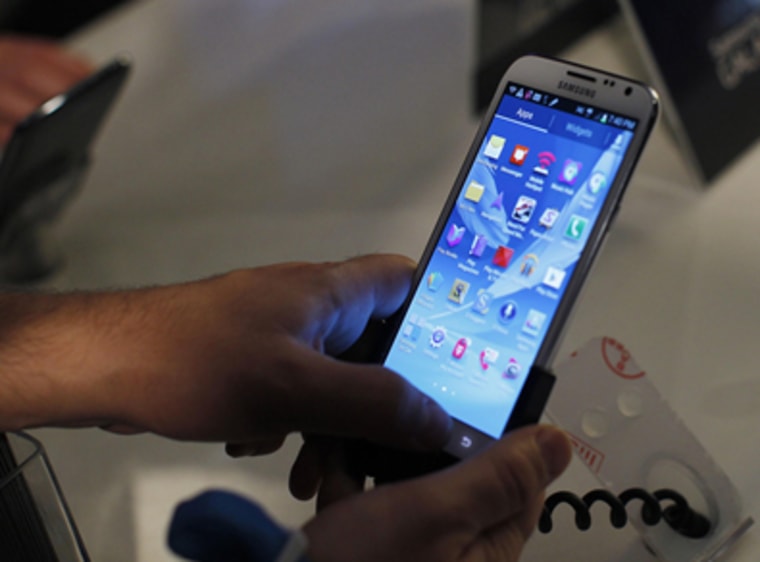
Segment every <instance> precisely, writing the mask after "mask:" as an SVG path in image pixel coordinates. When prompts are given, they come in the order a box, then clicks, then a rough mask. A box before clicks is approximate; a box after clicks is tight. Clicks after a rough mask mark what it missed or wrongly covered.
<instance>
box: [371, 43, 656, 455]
mask: <svg viewBox="0 0 760 562" xmlns="http://www.w3.org/2000/svg"><path fill="white" fill-rule="evenodd" d="M657 113H658V97H657V94H656V92H655V91H654V90H653V89H652V88H650V87H648V86H646V85H644V84H642V83H639V82H636V81H633V80H629V79H627V78H623V77H620V76H616V75H613V74H609V73H606V72H603V71H600V70H597V69H593V68H587V67H584V66H580V65H577V64H572V63H569V62H564V61H560V60H556V59H550V58H544V57H539V56H526V57H523V58H520V59H518V60H517V61H516V62H515V63H514V64H512V66H511V67H510V68H509V70H508V71H507V72H506V74H505V76H504V78H503V79H502V81H501V84H500V86H499V88H498V91H497V92H496V95H495V97H494V99H493V101H492V103H491V105H490V107H489V109H488V112H487V114H486V116H485V118H484V119H483V123H482V125H481V127H480V129H479V131H478V133H477V136H476V138H475V140H474V142H473V144H472V148H471V149H470V151H469V153H468V155H467V157H466V159H465V161H464V164H463V166H462V169H461V171H460V172H459V175H458V177H457V179H456V182H455V184H454V187H453V189H452V191H451V194H450V195H449V197H448V200H447V201H446V204H445V206H444V208H443V212H442V213H441V216H440V219H439V220H438V223H437V224H436V227H435V229H434V231H433V234H432V237H431V239H430V242H429V243H428V245H427V247H426V249H425V251H424V254H423V256H422V258H421V260H420V265H419V267H418V270H417V272H416V276H415V279H414V285H413V289H412V291H411V293H410V296H409V298H408V300H407V302H406V303H405V305H404V307H403V308H402V310H401V311H400V313H399V314H397V315H396V316H395V317H394V318H393V319H391V320H390V321H389V322H388V324H389V326H390V336H389V337H388V338H387V339H385V341H383V342H382V343H380V344H379V345H378V348H379V350H380V356H379V357H378V358H377V359H379V360H380V361H381V362H382V363H383V364H384V365H385V366H386V367H388V368H390V369H392V370H393V371H395V372H397V373H399V374H401V375H402V376H403V377H405V378H406V379H408V380H409V381H410V382H411V383H412V384H414V385H415V386H416V387H418V388H419V389H420V390H422V391H423V392H425V393H427V394H428V395H430V396H432V397H433V398H434V399H435V400H436V401H437V402H439V403H440V404H441V405H442V406H443V407H444V408H445V409H446V410H447V411H448V412H449V413H450V414H451V416H452V417H453V418H454V419H455V430H454V432H453V436H452V438H451V440H450V442H449V443H448V445H447V446H446V448H445V450H446V452H447V453H449V454H451V455H454V456H455V457H459V458H462V457H466V456H469V455H471V454H473V453H475V452H477V451H478V450H480V449H482V448H483V447H484V446H486V445H487V444H488V443H489V442H490V441H492V440H494V439H497V438H499V437H500V436H501V435H502V434H503V433H504V432H505V431H507V430H509V429H511V428H514V427H517V426H519V425H524V424H526V423H535V422H536V421H538V418H539V417H540V415H541V412H542V411H543V407H544V405H545V403H546V400H547V399H548V394H549V391H550V389H551V386H552V385H551V384H545V382H541V381H539V378H540V377H541V376H545V374H546V371H547V370H549V369H550V366H551V362H552V358H553V354H554V352H555V351H556V349H557V346H558V342H559V341H560V336H561V334H562V331H563V328H564V327H565V324H566V322H567V319H568V316H569V314H570V311H571V309H572V307H573V304H574V302H575V300H576V298H577V296H578V294H579V292H580V290H581V286H582V285H583V282H584V280H585V279H586V276H587V275H588V273H589V271H590V269H591V265H592V262H593V261H594V258H595V257H596V256H597V254H598V252H599V249H600V248H601V246H602V242H603V240H604V238H605V236H606V234H607V231H608V230H609V228H610V225H611V224H612V221H613V219H614V217H615V214H616V212H617V210H618V208H619V205H620V201H621V198H622V197H623V193H624V191H625V188H626V185H627V184H628V180H629V179H630V177H631V174H632V173H633V170H634V167H635V164H636V162H637V160H638V158H639V155H640V154H641V152H642V149H643V148H644V144H645V142H646V140H647V137H648V136H649V133H650V131H651V130H652V127H653V126H654V123H655V121H656V117H657Z"/></svg>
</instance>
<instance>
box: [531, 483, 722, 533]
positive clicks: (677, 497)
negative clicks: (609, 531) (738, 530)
mask: <svg viewBox="0 0 760 562" xmlns="http://www.w3.org/2000/svg"><path fill="white" fill-rule="evenodd" d="M633 500H641V502H642V506H641V521H642V522H643V523H644V524H645V525H649V526H654V525H657V524H658V523H659V522H660V520H662V519H664V520H665V522H666V523H667V524H668V525H669V526H670V527H671V528H672V529H673V530H674V531H675V532H676V533H678V534H680V535H682V536H684V537H688V538H691V539H700V538H703V537H705V536H707V535H708V534H709V532H710V528H711V524H710V520H709V519H708V518H707V517H705V516H704V515H702V514H701V513H698V512H696V511H694V510H693V509H692V508H691V506H689V503H688V502H687V501H686V498H684V497H683V496H682V495H681V494H679V493H678V492H676V491H674V490H670V489H667V488H664V489H662V490H656V491H655V492H652V493H651V494H650V493H649V492H647V491H646V490H644V489H642V488H629V489H628V490H625V491H623V492H622V493H621V494H620V495H618V496H616V495H615V494H613V493H612V492H610V491H608V490H604V489H597V490H591V491H590V492H588V493H587V494H586V495H584V496H583V497H578V496H576V495H575V494H573V493H571V492H556V493H554V494H552V495H551V496H549V497H548V498H547V499H546V501H545V502H544V510H543V512H542V514H541V518H540V520H539V522H538V530H539V531H541V532H542V533H549V532H550V531H551V530H552V527H553V522H552V514H553V512H554V510H555V508H556V507H557V506H558V505H559V504H561V503H566V504H569V505H570V506H571V507H572V508H573V510H574V511H575V526H576V527H578V529H580V530H581V531H586V530H588V529H589V528H590V527H591V511H590V508H591V506H592V505H593V504H594V503H596V502H603V503H606V504H607V505H609V507H610V524H611V525H612V526H613V527H615V528H616V529H619V528H621V527H624V526H625V525H626V524H627V523H628V513H627V511H626V506H627V505H628V503H630V502H631V501H633ZM663 501H667V502H671V503H670V505H668V506H666V507H665V508H664V509H663V508H662V507H661V502H663Z"/></svg>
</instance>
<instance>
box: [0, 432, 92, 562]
mask: <svg viewBox="0 0 760 562" xmlns="http://www.w3.org/2000/svg"><path fill="white" fill-rule="evenodd" d="M0 560H3V562H30V561H32V560H33V561H35V562H88V561H89V557H88V555H87V552H86V550H85V548H84V545H83V543H82V540H81V537H80V536H79V533H78V531H77V529H76V526H75V525H74V522H73V519H72V518H71V516H70V513H69V510H68V507H67V505H66V502H65V500H64V498H63V495H62V494H61V491H60V488H59V487H58V482H57V481H56V479H55V474H54V473H53V470H52V469H51V467H50V463H49V461H48V459H47V456H46V454H45V450H44V448H43V447H42V444H41V443H40V442H39V441H37V440H36V439H34V438H33V437H32V436H30V435H28V434H26V433H6V434H0Z"/></svg>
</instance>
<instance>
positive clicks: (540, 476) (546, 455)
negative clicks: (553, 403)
mask: <svg viewBox="0 0 760 562" xmlns="http://www.w3.org/2000/svg"><path fill="white" fill-rule="evenodd" d="M571 454H572V448H571V445H570V441H569V439H568V438H567V436H566V435H565V434H564V432H562V431H561V430H559V429H557V428H554V427H552V426H531V427H526V428H523V429H519V430H517V431H514V432H513V433H511V434H509V435H508V436H507V437H505V438H503V439H501V440H499V441H497V442H496V443H494V445H493V446H491V447H490V448H489V449H487V450H486V451H485V452H484V453H482V454H481V455H478V456H477V457H475V458H473V459H471V460H469V461H467V462H465V463H462V464H461V465H460V466H458V467H452V468H451V469H449V470H448V471H446V473H440V474H438V475H435V476H436V477H437V478H440V479H441V480H444V479H445V486H446V489H448V490H451V492H450V498H449V501H450V502H452V503H453V505H452V506H451V507H452V508H455V509H458V510H460V513H462V514H463V515H464V516H465V517H466V518H467V519H468V520H470V521H472V522H473V523H474V524H475V525H477V527H479V528H481V529H486V528H489V527H493V526H496V525H498V524H500V523H503V522H504V521H507V520H509V519H511V518H514V517H516V516H517V517H518V519H520V518H524V519H525V521H522V523H523V525H522V530H523V532H524V533H525V536H526V537H527V535H529V534H530V532H531V531H532V529H533V527H534V526H535V524H536V521H535V520H534V519H536V520H537V518H538V514H539V510H540V501H539V499H540V498H541V496H542V494H543V491H544V489H545V488H546V487H547V486H548V485H549V484H550V483H551V482H552V481H553V480H554V479H555V478H557V477H558V476H559V475H560V474H561V473H562V472H563V471H564V470H565V468H566V467H567V465H568V464H569V462H570V457H571ZM436 485H442V483H441V482H438V483H436Z"/></svg>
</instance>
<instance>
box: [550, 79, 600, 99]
mask: <svg viewBox="0 0 760 562" xmlns="http://www.w3.org/2000/svg"><path fill="white" fill-rule="evenodd" d="M557 88H559V89H560V90H567V91H568V92H572V93H574V94H578V95H579V96H586V97H587V98H593V97H594V96H595V95H596V90H594V89H593V88H587V87H586V86H579V85H578V84H573V83H572V82H565V81H564V80H560V81H559V84H557Z"/></svg>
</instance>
